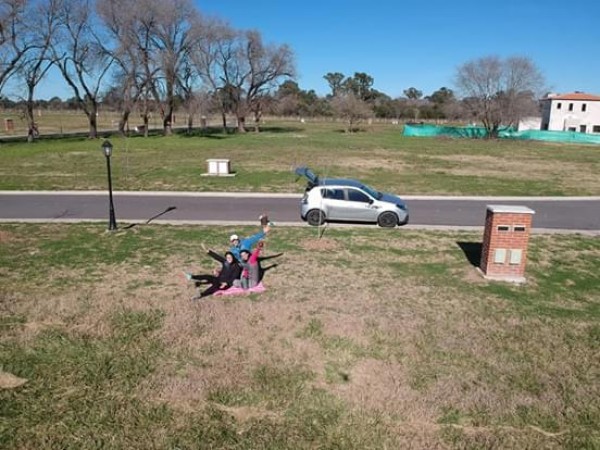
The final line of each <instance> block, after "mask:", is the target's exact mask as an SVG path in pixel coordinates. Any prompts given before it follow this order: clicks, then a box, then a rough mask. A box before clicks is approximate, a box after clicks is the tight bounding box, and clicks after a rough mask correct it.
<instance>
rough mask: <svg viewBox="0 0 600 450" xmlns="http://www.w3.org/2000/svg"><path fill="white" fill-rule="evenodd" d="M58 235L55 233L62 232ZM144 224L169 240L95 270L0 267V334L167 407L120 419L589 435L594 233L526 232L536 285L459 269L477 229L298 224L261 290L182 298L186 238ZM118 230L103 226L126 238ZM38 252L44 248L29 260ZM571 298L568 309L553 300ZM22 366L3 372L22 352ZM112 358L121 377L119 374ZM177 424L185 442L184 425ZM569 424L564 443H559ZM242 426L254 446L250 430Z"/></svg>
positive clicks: (475, 438)
mask: <svg viewBox="0 0 600 450" xmlns="http://www.w3.org/2000/svg"><path fill="white" fill-rule="evenodd" d="M58 231H59V232H58V233H57V235H58V236H61V237H59V239H66V238H67V237H66V235H68V231H65V230H64V229H62V230H58ZM201 231H205V230H204V229H202V230H201ZM277 232H279V233H280V235H278V234H277ZM154 233H155V231H154V230H153V229H150V228H149V229H147V230H139V231H138V232H137V234H135V235H134V236H135V237H136V238H137V239H139V240H140V241H143V242H145V243H146V245H152V244H154V243H155V242H156V240H157V239H162V242H163V245H164V246H166V247H167V249H166V250H165V251H164V253H163V254H162V256H161V259H160V260H159V261H158V262H157V261H154V262H153V264H149V263H148V262H144V258H143V257H142V255H143V254H145V252H144V251H143V250H144V249H143V248H137V247H133V248H132V250H131V252H130V254H129V256H128V257H127V258H125V259H124V260H123V261H118V262H114V263H108V262H106V261H102V260H100V259H98V260H95V261H94V262H93V263H90V265H92V264H93V265H94V270H93V271H92V272H91V273H89V271H85V270H84V269H83V268H81V267H79V268H68V267H56V268H51V269H50V270H48V271H47V272H46V273H45V274H44V277H39V278H36V279H35V283H34V284H35V287H34V288H33V294H31V293H29V292H25V291H24V290H23V288H22V284H19V283H17V282H16V280H17V278H18V277H15V278H14V279H11V281H10V283H8V284H7V285H6V295H5V296H4V297H5V298H6V299H10V301H6V302H3V307H4V310H5V311H6V312H7V313H8V316H9V317H11V322H10V323H8V324H5V326H7V329H8V331H9V332H8V333H5V334H3V336H2V340H3V343H5V342H6V343H10V344H11V345H12V346H15V345H17V346H22V347H23V348H25V349H33V351H34V352H35V351H38V350H37V349H38V348H42V349H46V351H49V352H59V353H58V355H59V356H60V358H62V359H60V361H61V365H62V364H63V363H67V364H69V363H70V361H71V359H70V358H74V362H72V364H73V366H74V367H78V370H74V371H73V372H70V371H69V372H67V373H65V374H63V375H64V377H65V379H66V380H71V381H70V383H71V384H73V385H77V383H81V381H78V380H80V378H81V376H80V375H79V374H80V371H83V372H84V373H86V372H85V371H86V370H90V371H91V372H92V373H90V374H88V375H86V376H84V377H83V378H84V380H88V378H86V377H90V379H91V381H87V382H89V383H90V384H89V385H85V384H84V386H85V389H88V390H89V392H99V393H101V394H102V395H103V396H104V395H106V396H108V397H110V398H115V397H118V398H120V396H123V398H127V399H128V401H135V402H140V403H137V404H136V405H137V406H136V408H138V410H144V408H150V409H152V408H158V409H161V408H162V409H164V411H166V412H165V417H172V419H166V418H163V419H160V421H159V422H160V424H159V425H157V424H156V423H154V422H153V420H155V419H148V418H147V417H146V416H143V414H142V413H140V416H137V417H138V419H139V421H140V422H138V424H137V425H136V424H133V423H129V425H128V426H131V427H133V428H132V429H135V428H136V427H139V426H142V425H140V423H145V422H143V421H144V420H148V422H147V423H148V425H147V426H148V427H149V428H148V429H154V428H156V427H157V426H158V427H159V428H161V429H162V430H169V431H168V433H167V434H169V435H170V434H172V433H174V432H175V431H177V434H178V435H183V434H185V433H188V432H190V431H189V430H190V428H188V425H187V423H188V422H187V420H188V419H189V421H190V422H196V424H195V425H194V426H196V427H201V428H202V433H208V431H209V428H208V427H209V424H210V426H216V427H217V428H216V431H215V433H216V435H218V436H221V437H220V439H225V438H224V437H223V436H236V438H235V439H242V438H243V439H246V437H247V436H253V433H256V435H255V436H262V437H264V436H270V439H275V438H274V437H273V436H281V433H283V434H285V435H286V436H288V434H287V433H291V434H293V433H299V434H298V435H297V436H296V435H294V436H295V439H307V440H306V441H304V440H303V441H302V442H303V443H305V442H308V443H309V444H310V445H309V444H307V445H304V444H303V445H301V447H311V446H319V445H321V446H324V447H328V446H329V444H332V443H334V442H341V441H340V439H342V440H343V439H347V440H344V441H343V442H360V443H363V442H369V441H368V439H372V438H373V436H371V435H370V434H368V433H367V431H365V429H363V428H361V427H360V425H359V423H361V422H362V423H363V424H364V423H366V424H370V425H369V427H371V428H372V429H373V430H377V435H378V436H383V437H385V439H389V440H386V441H385V442H387V443H388V447H394V448H400V447H402V445H400V444H404V446H405V447H409V446H412V447H413V448H470V447H477V446H484V447H485V448H488V447H492V448H494V447H495V448H506V447H507V446H509V447H510V445H513V444H515V443H517V444H516V445H517V446H518V447H527V446H529V447H531V448H560V447H561V445H562V446H563V447H567V448H568V447H569V446H570V447H571V448H585V445H587V444H586V442H587V443H589V442H591V443H594V442H597V436H596V435H594V434H593V433H592V431H591V430H592V426H591V423H592V422H594V421H595V419H596V418H598V417H600V412H599V411H598V408H597V407H595V406H594V403H593V402H590V400H593V399H598V398H600V393H599V392H598V387H597V383H596V382H595V381H596V380H595V373H596V372H597V370H596V369H597V368H598V363H597V361H596V359H597V358H596V356H597V350H598V342H599V341H598V336H600V332H599V331H598V327H597V323H595V319H594V318H595V317H596V316H594V311H595V310H594V309H593V306H589V304H586V303H585V301H587V302H589V303H590V304H592V305H593V304H594V303H595V304H597V303H598V298H597V295H596V297H594V291H593V290H592V288H593V284H594V282H595V281H594V280H596V278H594V276H595V275H594V274H593V273H592V272H593V269H594V267H595V266H594V264H595V263H594V261H593V260H589V259H590V258H594V257H595V256H598V252H600V249H599V248H598V245H597V242H596V241H595V240H593V239H587V238H573V237H563V236H560V237H554V238H550V237H544V238H540V239H536V238H533V239H532V260H531V261H530V265H529V267H528V271H529V273H530V276H531V279H532V280H535V283H532V284H528V285H526V286H521V287H514V286H510V285H504V284H499V283H491V282H487V281H481V279H480V278H479V277H478V276H477V277H476V278H473V273H474V271H475V269H474V268H473V267H472V266H471V265H470V263H469V262H468V261H467V259H466V257H465V255H464V253H463V251H462V250H461V248H460V247H459V246H458V245H457V242H473V241H476V240H477V237H476V236H472V235H468V234H455V233H414V232H413V233H411V232H406V233H404V234H403V235H402V236H401V239H398V238H397V239H390V238H389V237H390V234H389V233H386V232H385V230H377V229H371V228H369V229H367V228H365V229H364V230H362V229H361V230H356V229H343V228H339V229H338V228H336V229H330V230H328V234H327V236H324V237H323V238H321V239H317V238H316V237H314V235H313V233H314V230H312V229H303V230H276V232H274V233H273V235H272V236H270V237H269V250H270V251H272V252H276V251H278V250H282V251H284V252H285V254H284V256H282V257H281V258H279V259H277V260H275V262H277V263H278V264H279V266H278V267H276V268H275V269H273V270H271V271H268V272H267V273H266V277H265V280H264V284H265V286H266V288H267V289H266V292H264V293H262V294H260V295H256V294H251V295H241V296H231V297H213V298H206V299H203V300H200V301H197V302H191V301H190V300H189V298H190V296H191V294H192V292H193V288H192V287H191V286H190V285H189V284H187V283H185V281H184V279H183V277H182V276H181V272H180V271H181V268H186V267H189V266H190V261H191V259H192V257H190V256H189V255H190V254H191V252H192V251H193V250H192V247H191V246H190V247H186V248H183V249H182V248H181V244H182V243H188V242H189V241H190V235H189V234H187V231H186V230H182V229H181V228H179V229H165V230H164V231H162V234H160V235H159V236H157V235H155V234H154ZM15 234H16V235H17V237H18V236H19V233H18V232H15ZM224 234H226V233H224ZM199 235H200V236H204V235H202V234H199ZM218 237H219V236H215V237H214V238H215V239H216V238H218ZM104 238H105V236H102V237H101V238H99V239H104ZM125 238H126V236H121V237H113V239H120V240H119V241H118V242H119V243H120V245H130V244H131V243H130V242H129V241H126V240H125ZM81 239H82V240H85V239H87V237H85V236H84V237H82V238H81ZM192 239H193V237H192ZM201 239H207V241H210V239H212V237H210V239H208V238H205V237H202V238H201ZM102 242H105V241H102ZM173 243H175V245H172V244H173ZM207 243H209V244H210V242H207ZM13 244H14V242H13ZM13 244H11V245H13ZM14 245H16V244H14ZM28 249H29V250H32V249H35V247H34V246H32V247H28ZM173 249H178V250H176V251H173ZM157 252H158V250H156V249H155V251H154V253H157ZM26 254H28V253H26ZM44 254H45V251H44V248H43V247H40V253H39V254H38V255H36V258H37V257H39V255H44ZM90 255H95V256H90V258H94V257H96V258H100V256H99V255H101V253H100V252H95V251H93V252H90ZM559 256H560V257H559ZM73 257H77V256H73ZM29 261H30V260H28V259H27V258H25V259H24V260H23V261H21V262H19V264H22V265H21V266H17V267H16V269H15V270H14V271H15V272H16V273H17V274H18V273H19V272H20V271H22V270H26V268H27V267H28V262H29ZM198 265H199V267H200V268H199V269H198V271H204V270H205V269H206V270H205V271H206V272H209V271H210V269H211V268H212V262H209V260H208V259H207V260H202V261H200V263H199V264H198ZM194 266H196V263H194ZM88 268H89V267H88ZM79 281H81V282H79ZM586 283H587V284H586ZM42 294H43V295H44V296H43V297H40V296H41V295H42ZM560 296H564V299H563V300H561V299H560V298H559V297H560ZM40 298H43V301H41V300H40ZM569 303H571V304H573V308H572V309H576V308H575V306H576V307H577V310H578V311H579V313H581V315H573V314H574V313H573V312H572V311H570V312H569V314H570V315H569V316H566V317H562V316H560V315H558V313H556V310H555V309H560V308H561V307H562V306H563V305H564V304H569ZM532 304H533V306H531V305H532ZM534 307H535V308H536V309H533V308H534ZM544 308H546V309H544ZM552 308H555V309H552ZM585 308H589V313H590V315H589V316H586V315H585V311H586V310H585ZM53 339H57V341H56V342H58V343H60V344H56V345H55V344H54V342H55V341H53ZM78 345H82V348H83V350H81V352H79V347H78ZM45 346H47V347H45ZM63 348H66V349H67V350H68V352H67V353H66V354H62V353H60V352H61V351H62V349H63ZM96 349H97V353H94V352H95V351H96ZM76 350H77V351H76ZM4 351H5V352H8V351H9V350H8V346H7V347H6V349H5V350H4ZM69 352H71V353H69ZM25 353H27V352H25ZM51 355H54V353H51ZM149 355H154V356H149ZM77 358H80V359H77ZM153 358H154V359H153ZM12 359H14V356H13V357H12ZM22 364H23V366H17V367H16V368H17V369H18V367H29V366H27V365H26V362H23V363H22ZM138 365H139V367H138ZM36 367H44V365H43V364H42V365H40V364H39V363H38V364H37V365H36ZM61 367H62V366H61ZM87 367H92V368H93V370H91V369H86V368H87ZM3 370H5V371H6V372H9V373H13V374H15V376H18V377H22V378H27V379H28V380H29V382H28V383H27V386H30V385H32V386H34V387H35V386H39V384H40V381H39V380H38V379H36V378H35V377H33V378H32V377H29V376H24V375H23V374H22V373H20V372H18V371H17V370H16V369H12V368H9V367H8V366H7V367H3ZM53 370H59V369H53ZM128 371H130V372H128ZM96 372H98V373H99V374H100V375H103V376H105V378H102V380H103V381H102V382H99V381H97V379H96V378H94V377H95V376H96ZM32 373H34V374H35V372H32ZM123 373H131V375H128V376H130V377H132V379H133V380H134V381H131V382H130V383H131V384H128V382H127V380H122V379H120V378H119V377H120V376H121V374H123ZM100 375H98V376H100ZM115 380H120V381H119V382H120V383H122V384H121V385H119V384H118V382H117V381H115ZM78 386H81V384H79V385H78ZM90 386H92V387H90ZM123 386H126V388H125V387H123ZM70 387H71V386H69V388H70ZM59 388H60V389H58V391H56V392H55V391H53V390H52V389H54V385H51V387H50V388H49V392H50V398H49V399H51V398H52V396H56V397H60V395H62V394H61V392H63V390H61V389H62V388H61V387H60V385H59ZM85 389H84V390H85ZM17 391H18V388H17ZM75 392H78V391H77V390H75ZM86 392H88V391H86ZM19 395H20V394H19ZM23 395H24V397H22V401H23V402H25V401H26V399H27V396H26V394H23ZM69 395H73V396H75V393H74V394H69ZM18 398H21V397H18ZM60 398H61V401H63V400H64V399H62V397H60ZM103 398H104V397H103ZM99 401H100V404H103V403H102V402H106V401H107V400H106V399H105V398H104V399H103V400H99ZM74 404H75V403H74ZM77 404H79V403H77ZM19 405H21V404H19ZM19 407H21V408H24V406H22V405H21V406H19ZM71 407H73V406H72V405H71ZM113 407H114V405H112V404H110V405H109V409H110V410H112V408H113ZM140 408H141V409H140ZM153 411H154V410H153ZM167 412H168V413H167ZM153 414H154V415H153ZM156 414H158V413H157V412H156V411H154V412H152V413H148V417H156V416H155V415H156ZM198 414H203V416H202V417H199V416H198ZM204 414H205V415H204ZM123 420H127V419H126V418H125V419H123ZM170 420H173V422H175V423H177V426H175V425H174V424H173V422H169V421H170ZM99 423H102V422H101V421H100V422H99ZM199 424H200V425H199ZM315 424H316V425H315ZM144 426H146V425H144ZM189 426H190V427H192V429H194V428H193V427H194V426H192V425H189ZM177 427H179V428H177ZM219 427H225V428H224V429H222V428H219ZM257 427H259V428H258V429H257ZM260 427H264V428H260ZM34 428H35V427H34ZM175 428H177V430H175ZM174 430H175V431H174ZM257 430H258V431H257ZM294 430H295V431H294ZM315 430H320V431H315ZM324 430H325V431H326V433H325V435H324V434H322V433H323V432H324ZM119 433H122V431H120V432H117V435H119ZM271 433H273V434H271ZM310 433H315V434H310ZM336 433H339V434H340V435H341V436H342V438H340V437H339V436H338V435H337V434H336ZM357 433H358V434H357ZM291 434H290V436H291ZM191 436H193V437H190V441H186V442H193V439H194V438H197V436H196V435H191ZM307 436H310V437H307ZM595 436H596V437H595ZM367 437H368V439H367ZM571 437H572V438H573V439H575V438H577V439H579V440H576V441H573V442H575V444H573V445H571V444H569V441H568V439H570V438H571ZM588 437H589V439H588V441H586V440H585V439H587V438H588ZM253 439H254V438H253ZM257 439H258V438H257ZM311 439H314V440H311ZM361 439H364V441H362V440H361ZM377 439H379V438H377ZM31 442H39V441H35V440H34V441H31ZM196 442H197V441H196ZM211 442H212V441H211ZM214 442H215V445H214V447H215V448H217V447H219V446H221V447H235V445H233V444H231V442H230V441H227V445H225V444H224V443H223V441H214ZM247 442H248V445H246V446H245V447H248V448H250V447H253V448H254V447H256V446H257V445H258V444H257V442H259V441H257V440H250V441H247ZM260 442H262V441H260ZM268 442H269V443H270V444H272V443H273V442H274V441H268ZM289 442H293V440H291V441H286V443H287V444H288V445H284V444H281V445H279V444H278V445H274V444H273V445H271V447H273V448H286V447H289ZM373 442H376V443H377V444H378V445H376V447H377V446H379V447H382V446H383V444H382V442H383V441H379V440H376V441H373ZM582 442H583V444H585V445H583V446H582V445H580V444H581V443H582ZM218 443H220V444H221V445H219V444H218ZM237 443H238V444H239V442H237ZM511 443H512V444H511ZM230 444H231V445H230ZM379 444H381V445H379ZM178 445H179V446H183V447H186V446H187V445H181V443H179V444H178ZM332 445H333V444H332ZM32 446H34V445H32ZM57 446H58V445H57ZM63 446H65V445H63ZM66 446H68V445H66ZM167 446H168V445H167ZM172 446H176V445H175V444H173V445H172ZM239 446H241V447H244V445H242V444H240V445H239ZM258 446H260V445H258ZM267 446H269V445H267ZM348 446H349V447H352V446H351V445H348ZM513 446H514V445H513ZM354 447H355V448H357V447H361V446H359V445H358V444H357V445H356V446H354ZM362 447H363V448H364V447H368V445H362Z"/></svg>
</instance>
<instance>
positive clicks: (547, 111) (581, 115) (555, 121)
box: [541, 91, 600, 134]
mask: <svg viewBox="0 0 600 450" xmlns="http://www.w3.org/2000/svg"><path fill="white" fill-rule="evenodd" d="M541 106H542V124H541V129H542V130H550V131H577V132H580V133H599V134H600V96H598V95H592V94H586V93H585V92H579V91H576V92H572V93H569V94H548V96H547V97H546V98H543V99H542V100H541Z"/></svg>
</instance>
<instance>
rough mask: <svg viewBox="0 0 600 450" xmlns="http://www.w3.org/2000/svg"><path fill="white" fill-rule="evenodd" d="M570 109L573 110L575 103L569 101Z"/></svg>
mask: <svg viewBox="0 0 600 450" xmlns="http://www.w3.org/2000/svg"><path fill="white" fill-rule="evenodd" d="M569 111H573V103H569Z"/></svg>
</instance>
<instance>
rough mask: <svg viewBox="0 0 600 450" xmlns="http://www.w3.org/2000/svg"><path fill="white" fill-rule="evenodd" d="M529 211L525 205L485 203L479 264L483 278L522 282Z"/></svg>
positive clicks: (531, 213) (531, 212)
mask: <svg viewBox="0 0 600 450" xmlns="http://www.w3.org/2000/svg"><path fill="white" fill-rule="evenodd" d="M533 214H535V211H533V210H532V209H529V208H527V207H525V206H512V205H488V207H487V212H486V217H485V230H484V232H483V246H482V249H481V264H480V269H481V271H482V272H483V276H484V277H485V278H489V279H493V280H505V281H512V282H515V283H524V282H525V263H526V262H527V245H528V243H529V234H530V232H531V222H532V218H533Z"/></svg>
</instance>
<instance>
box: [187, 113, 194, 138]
mask: <svg viewBox="0 0 600 450" xmlns="http://www.w3.org/2000/svg"><path fill="white" fill-rule="evenodd" d="M193 128H194V115H193V114H192V113H189V114H188V119H187V134H192V129H193Z"/></svg>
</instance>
